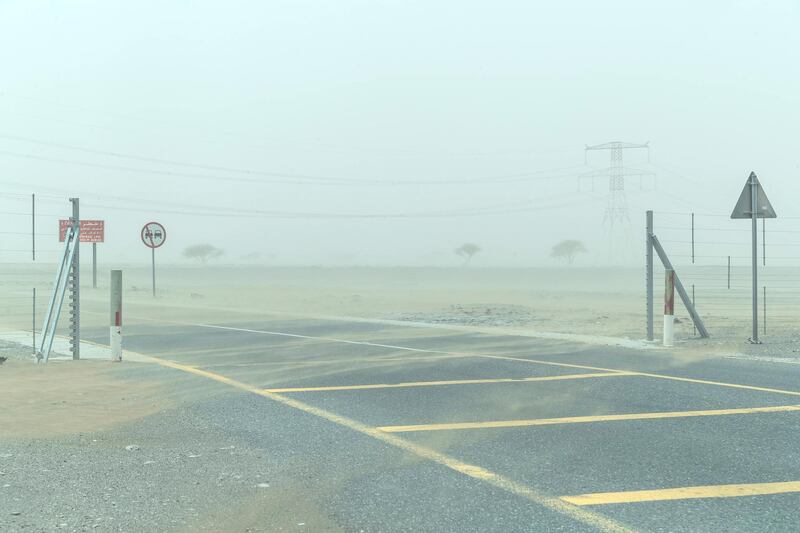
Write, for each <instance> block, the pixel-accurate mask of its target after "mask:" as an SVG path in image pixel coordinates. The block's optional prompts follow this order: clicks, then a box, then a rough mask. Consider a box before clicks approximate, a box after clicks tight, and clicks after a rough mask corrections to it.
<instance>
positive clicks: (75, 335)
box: [69, 198, 81, 360]
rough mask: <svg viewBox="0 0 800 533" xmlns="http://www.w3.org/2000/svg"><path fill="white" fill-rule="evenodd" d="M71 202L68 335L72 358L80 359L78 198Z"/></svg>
mask: <svg viewBox="0 0 800 533" xmlns="http://www.w3.org/2000/svg"><path fill="white" fill-rule="evenodd" d="M69 201H70V202H72V217H70V223H71V224H72V227H73V228H77V230H78V232H77V235H78V236H77V237H76V239H77V240H76V242H75V254H74V257H73V259H72V268H71V269H70V274H69V289H70V290H69V297H70V306H69V312H70V333H71V337H72V338H71V339H70V342H71V344H72V358H73V359H75V360H77V359H80V358H81V261H80V223H81V217H80V198H70V199H69Z"/></svg>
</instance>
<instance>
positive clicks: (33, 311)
mask: <svg viewBox="0 0 800 533" xmlns="http://www.w3.org/2000/svg"><path fill="white" fill-rule="evenodd" d="M31 333H32V334H33V355H36V287H34V288H33V300H32V304H31Z"/></svg>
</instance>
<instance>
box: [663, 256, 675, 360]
mask: <svg viewBox="0 0 800 533" xmlns="http://www.w3.org/2000/svg"><path fill="white" fill-rule="evenodd" d="M674 338H675V271H674V270H672V269H670V268H667V269H665V270H664V346H672V344H673V340H674Z"/></svg>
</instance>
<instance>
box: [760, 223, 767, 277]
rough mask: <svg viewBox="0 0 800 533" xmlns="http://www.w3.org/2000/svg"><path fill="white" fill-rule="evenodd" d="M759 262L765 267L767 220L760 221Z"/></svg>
mask: <svg viewBox="0 0 800 533" xmlns="http://www.w3.org/2000/svg"><path fill="white" fill-rule="evenodd" d="M761 260H762V261H763V263H764V266H767V218H766V217H764V218H762V219H761Z"/></svg>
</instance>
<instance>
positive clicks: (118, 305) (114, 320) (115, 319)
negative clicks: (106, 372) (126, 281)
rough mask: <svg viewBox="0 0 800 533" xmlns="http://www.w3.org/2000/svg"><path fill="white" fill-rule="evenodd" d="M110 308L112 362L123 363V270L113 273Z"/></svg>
mask: <svg viewBox="0 0 800 533" xmlns="http://www.w3.org/2000/svg"><path fill="white" fill-rule="evenodd" d="M110 294H111V305H110V306H109V311H110V312H109V315H110V316H109V323H110V337H111V338H110V342H109V345H110V346H111V360H112V361H122V270H112V271H111V290H110Z"/></svg>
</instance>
